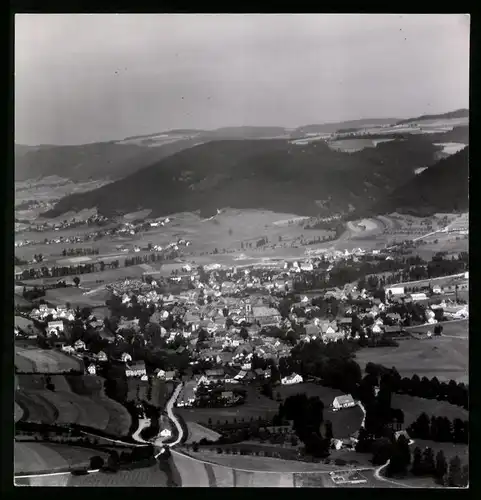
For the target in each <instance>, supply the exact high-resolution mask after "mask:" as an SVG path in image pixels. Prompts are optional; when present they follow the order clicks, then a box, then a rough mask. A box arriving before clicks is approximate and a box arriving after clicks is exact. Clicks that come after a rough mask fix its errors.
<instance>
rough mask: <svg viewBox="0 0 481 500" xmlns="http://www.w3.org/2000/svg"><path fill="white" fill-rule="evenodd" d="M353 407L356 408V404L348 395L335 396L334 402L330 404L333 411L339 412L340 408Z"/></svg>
mask: <svg viewBox="0 0 481 500" xmlns="http://www.w3.org/2000/svg"><path fill="white" fill-rule="evenodd" d="M353 406H356V402H355V401H354V398H353V397H352V396H351V395H350V394H345V395H343V396H337V397H335V398H334V401H333V402H332V408H333V409H334V410H335V411H337V410H340V409H342V408H352V407H353Z"/></svg>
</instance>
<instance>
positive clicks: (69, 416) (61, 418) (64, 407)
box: [29, 390, 79, 425]
mask: <svg viewBox="0 0 481 500" xmlns="http://www.w3.org/2000/svg"><path fill="white" fill-rule="evenodd" d="M31 395H32V393H29V396H31ZM36 396H37V397H39V398H41V399H43V400H45V401H46V402H48V403H49V404H50V405H51V406H53V407H54V408H55V409H56V413H57V418H56V419H55V423H56V424H59V425H64V424H69V423H73V422H77V420H78V417H79V409H78V407H77V406H76V405H74V404H72V403H71V402H70V401H69V400H68V399H66V398H64V397H62V395H61V394H58V393H55V392H52V391H47V390H46V391H39V392H38V393H36Z"/></svg>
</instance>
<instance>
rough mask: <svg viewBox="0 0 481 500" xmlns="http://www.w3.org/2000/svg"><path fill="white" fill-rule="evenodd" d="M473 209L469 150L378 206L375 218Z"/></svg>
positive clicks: (441, 163) (444, 161)
mask: <svg viewBox="0 0 481 500" xmlns="http://www.w3.org/2000/svg"><path fill="white" fill-rule="evenodd" d="M468 208H469V146H466V147H465V148H464V149H462V150H461V151H459V152H458V153H456V154H454V155H452V156H449V157H448V158H445V159H442V160H440V161H439V162H437V163H436V164H435V165H433V166H431V167H429V168H427V169H426V170H424V171H423V172H421V173H420V174H419V175H416V176H415V177H413V178H411V179H410V180H409V181H408V182H407V183H405V184H403V185H402V186H400V187H398V188H396V189H394V190H393V191H392V192H391V193H390V194H389V195H388V196H386V197H384V198H383V199H381V200H380V201H379V202H378V203H375V204H374V205H373V206H372V207H371V209H370V211H369V212H370V214H371V215H377V214H382V213H391V212H400V213H402V212H404V213H411V214H415V215H431V214H433V213H436V212H458V211H466V210H468Z"/></svg>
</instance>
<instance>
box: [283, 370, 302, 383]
mask: <svg viewBox="0 0 481 500" xmlns="http://www.w3.org/2000/svg"><path fill="white" fill-rule="evenodd" d="M302 382H303V378H302V376H301V375H299V374H297V373H292V374H291V375H288V376H287V377H284V378H283V379H281V384H282V385H293V384H301V383H302Z"/></svg>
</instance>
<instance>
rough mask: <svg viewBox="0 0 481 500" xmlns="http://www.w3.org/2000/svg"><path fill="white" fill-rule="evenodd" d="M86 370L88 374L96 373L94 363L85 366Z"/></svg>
mask: <svg viewBox="0 0 481 500" xmlns="http://www.w3.org/2000/svg"><path fill="white" fill-rule="evenodd" d="M87 372H88V373H89V374H90V375H96V373H97V368H96V367H95V365H94V364H93V363H92V364H90V365H89V366H88V368H87Z"/></svg>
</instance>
